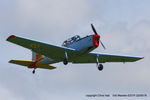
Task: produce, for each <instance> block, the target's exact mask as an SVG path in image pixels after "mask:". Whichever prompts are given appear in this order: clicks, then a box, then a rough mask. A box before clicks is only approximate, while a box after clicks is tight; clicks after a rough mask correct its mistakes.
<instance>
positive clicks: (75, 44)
mask: <svg viewBox="0 0 150 100" xmlns="http://www.w3.org/2000/svg"><path fill="white" fill-rule="evenodd" d="M99 39H100V35H89V36H86V37H83V38H80V36H78V35H76V36H73V37H71V38H69V39H67V40H66V41H64V42H63V44H62V46H63V47H65V48H72V49H74V50H76V51H78V55H76V56H74V57H78V56H81V55H84V54H86V53H89V52H91V51H92V50H94V49H96V48H97V47H98V46H99ZM40 58H42V59H41V60H39V59H40ZM70 58H72V57H70ZM33 59H35V61H38V62H39V64H44V65H47V64H50V63H51V62H52V61H54V60H55V59H52V58H49V57H46V56H42V55H39V54H36V53H33ZM68 60H70V59H68ZM37 64H38V63H37ZM31 67H32V66H31ZM33 67H34V66H33Z"/></svg>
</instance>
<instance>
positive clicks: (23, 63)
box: [9, 60, 56, 69]
mask: <svg viewBox="0 0 150 100" xmlns="http://www.w3.org/2000/svg"><path fill="white" fill-rule="evenodd" d="M9 63H13V64H17V65H22V66H27V67H28V66H30V65H31V64H33V63H35V61H24V60H10V61H9ZM36 67H37V68H42V69H55V68H56V67H55V66H52V65H39V66H36Z"/></svg>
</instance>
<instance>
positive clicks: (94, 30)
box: [91, 24, 106, 49]
mask: <svg viewBox="0 0 150 100" xmlns="http://www.w3.org/2000/svg"><path fill="white" fill-rule="evenodd" d="M91 27H92V30H93V32H94V33H95V35H98V33H97V31H96V29H95V27H94V25H93V24H91ZM100 43H101V45H102V47H103V48H104V49H106V47H105V46H104V44H103V42H102V41H101V40H100Z"/></svg>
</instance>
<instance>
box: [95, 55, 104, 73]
mask: <svg viewBox="0 0 150 100" xmlns="http://www.w3.org/2000/svg"><path fill="white" fill-rule="evenodd" d="M98 57H99V56H98V55H97V57H96V63H97V68H98V70H99V71H102V70H103V65H102V64H99V60H98Z"/></svg>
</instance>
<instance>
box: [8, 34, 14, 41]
mask: <svg viewBox="0 0 150 100" xmlns="http://www.w3.org/2000/svg"><path fill="white" fill-rule="evenodd" d="M13 37H16V36H15V35H11V36H9V37H8V38H7V39H6V40H7V41H8V40H9V39H11V38H13Z"/></svg>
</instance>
